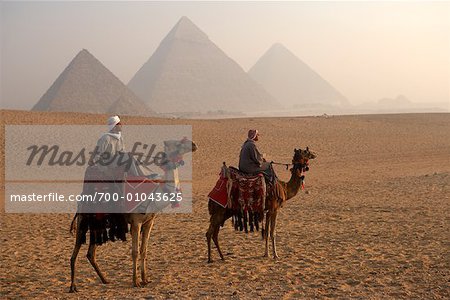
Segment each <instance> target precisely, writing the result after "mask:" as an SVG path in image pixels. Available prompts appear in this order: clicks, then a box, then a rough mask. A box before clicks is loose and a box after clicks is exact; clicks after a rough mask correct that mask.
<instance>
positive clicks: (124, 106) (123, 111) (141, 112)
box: [108, 96, 155, 116]
mask: <svg viewBox="0 0 450 300" xmlns="http://www.w3.org/2000/svg"><path fill="white" fill-rule="evenodd" d="M108 113H109V114H114V115H129V116H152V115H155V113H154V112H153V111H152V110H150V108H148V106H147V105H145V103H144V102H142V101H141V100H140V99H135V100H134V101H133V100H131V98H129V97H124V96H120V97H119V98H118V99H117V100H116V101H115V102H114V103H113V104H112V105H111V106H110V107H109V109H108Z"/></svg>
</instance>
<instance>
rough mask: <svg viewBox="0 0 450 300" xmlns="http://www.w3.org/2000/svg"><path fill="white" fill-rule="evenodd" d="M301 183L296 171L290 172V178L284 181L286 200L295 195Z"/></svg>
mask: <svg viewBox="0 0 450 300" xmlns="http://www.w3.org/2000/svg"><path fill="white" fill-rule="evenodd" d="M301 185H302V179H301V178H300V176H297V174H296V172H292V175H291V178H290V179H289V181H288V182H286V183H285V186H286V200H289V199H291V198H293V197H294V196H295V195H297V193H298V191H299V190H300V187H301Z"/></svg>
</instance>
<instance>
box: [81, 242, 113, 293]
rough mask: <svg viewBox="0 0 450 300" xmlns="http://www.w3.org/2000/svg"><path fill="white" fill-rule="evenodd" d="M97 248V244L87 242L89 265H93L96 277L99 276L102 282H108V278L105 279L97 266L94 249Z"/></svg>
mask: <svg viewBox="0 0 450 300" xmlns="http://www.w3.org/2000/svg"><path fill="white" fill-rule="evenodd" d="M96 249H97V245H96V244H95V243H92V242H90V243H89V249H88V252H87V255H86V257H87V259H88V260H89V262H90V263H91V265H92V266H93V267H94V270H95V272H97V275H98V277H100V280H101V281H102V283H105V284H106V283H109V282H108V280H106V278H105V276H104V275H103V273H102V271H101V270H100V268H99V267H98V264H97V260H96V258H95V250H96Z"/></svg>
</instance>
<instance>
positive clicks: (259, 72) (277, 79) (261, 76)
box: [248, 44, 348, 107]
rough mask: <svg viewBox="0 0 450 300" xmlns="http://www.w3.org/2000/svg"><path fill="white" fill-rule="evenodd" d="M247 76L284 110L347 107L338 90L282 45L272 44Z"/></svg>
mask: <svg viewBox="0 0 450 300" xmlns="http://www.w3.org/2000/svg"><path fill="white" fill-rule="evenodd" d="M248 73H249V74H250V76H251V77H252V78H253V79H254V80H256V81H257V82H259V83H260V84H261V85H262V86H263V87H264V88H265V89H266V91H268V92H269V93H270V94H272V96H274V97H275V98H276V99H277V100H278V101H279V102H280V103H281V104H282V105H285V106H287V107H293V106H298V107H301V106H302V105H307V106H314V105H335V106H345V105H347V104H348V101H347V99H346V98H345V97H344V96H343V95H342V94H341V93H340V92H339V91H338V90H336V89H335V88H334V87H333V86H332V85H331V84H330V83H328V82H327V81H326V80H325V79H323V78H322V77H321V76H320V75H319V74H317V73H316V72H315V71H314V70H313V69H311V68H310V67H309V66H308V65H307V64H305V63H304V62H302V61H301V60H300V59H299V58H298V57H296V56H295V55H294V54H293V53H292V52H291V51H289V50H288V49H286V47H284V46H283V45H281V44H274V45H273V46H272V47H271V48H270V49H269V50H268V51H267V52H266V53H265V54H264V55H263V56H262V57H261V58H260V59H259V60H258V61H257V62H256V64H255V65H254V66H253V67H252V68H251V69H250V70H249V71H248Z"/></svg>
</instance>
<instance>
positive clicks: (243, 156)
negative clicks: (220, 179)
mask: <svg viewBox="0 0 450 300" xmlns="http://www.w3.org/2000/svg"><path fill="white" fill-rule="evenodd" d="M258 140H259V132H258V130H257V129H250V130H249V131H248V135H247V140H246V141H245V142H244V144H243V145H242V148H241V153H240V155H239V170H241V171H242V172H244V173H247V174H257V173H263V174H264V175H266V176H268V177H271V175H272V172H271V166H270V163H268V162H266V160H265V158H264V155H262V154H261V153H260V152H259V150H258V147H257V146H256V142H257V141H258Z"/></svg>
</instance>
